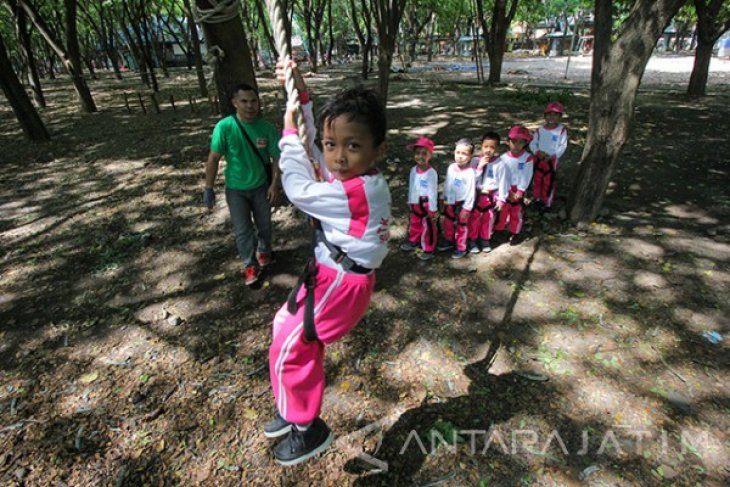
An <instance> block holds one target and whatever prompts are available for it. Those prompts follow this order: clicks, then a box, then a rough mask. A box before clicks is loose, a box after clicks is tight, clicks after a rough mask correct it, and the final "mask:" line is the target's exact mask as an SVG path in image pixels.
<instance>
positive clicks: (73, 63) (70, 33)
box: [4, 0, 96, 113]
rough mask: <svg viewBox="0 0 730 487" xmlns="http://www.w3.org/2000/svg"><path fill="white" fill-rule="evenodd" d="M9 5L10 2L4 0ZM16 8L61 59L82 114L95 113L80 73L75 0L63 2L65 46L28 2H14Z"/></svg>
mask: <svg viewBox="0 0 730 487" xmlns="http://www.w3.org/2000/svg"><path fill="white" fill-rule="evenodd" d="M4 1H5V2H6V3H9V2H10V1H11V0H4ZM14 1H16V2H17V5H18V7H20V8H22V9H23V10H24V11H25V13H26V14H27V15H28V19H30V21H31V22H33V25H35V27H36V29H38V31H39V32H40V34H41V35H42V36H43V38H44V39H45V41H46V42H47V43H48V45H49V46H50V48H51V49H52V50H53V51H54V52H55V53H56V55H57V56H58V57H59V58H61V61H62V62H63V66H64V68H66V71H67V72H68V74H69V75H70V76H71V82H72V83H73V86H74V89H75V90H76V94H77V95H78V97H79V102H80V106H81V109H82V110H83V111H84V112H87V113H91V112H95V111H96V104H95V103H94V99H93V98H92V96H91V91H89V87H88V85H87V84H86V79H84V74H83V72H82V71H81V54H80V51H79V40H78V36H77V28H76V6H77V5H76V0H64V1H63V4H64V7H65V14H66V15H65V19H66V20H65V27H66V46H65V47H64V46H63V44H62V43H61V42H60V41H59V40H58V38H57V37H56V36H55V35H54V34H53V32H52V31H51V29H50V28H49V27H48V24H47V23H46V22H45V20H44V19H43V17H42V16H41V15H40V14H39V12H38V10H37V9H36V8H35V7H34V6H33V5H32V4H31V3H30V2H29V0H14Z"/></svg>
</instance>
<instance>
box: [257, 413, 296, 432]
mask: <svg viewBox="0 0 730 487" xmlns="http://www.w3.org/2000/svg"><path fill="white" fill-rule="evenodd" d="M291 428H292V424H291V423H290V422H289V421H287V420H286V419H284V418H282V417H281V415H280V414H279V412H278V411H277V413H276V416H274V419H272V420H271V421H269V422H268V423H266V424H265V425H264V436H265V437H267V438H278V437H280V436H284V435H285V434H287V433H289V432H290V431H291Z"/></svg>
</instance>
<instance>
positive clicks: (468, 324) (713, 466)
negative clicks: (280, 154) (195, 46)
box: [0, 58, 730, 487]
mask: <svg viewBox="0 0 730 487" xmlns="http://www.w3.org/2000/svg"><path fill="white" fill-rule="evenodd" d="M565 61H566V59H565V58H562V59H554V60H552V61H550V60H548V61H544V60H535V63H533V64H529V63H528V61H525V60H523V59H510V60H508V63H507V65H506V66H505V77H504V81H505V85H504V86H500V87H496V88H489V87H483V86H478V85H476V84H475V83H474V76H475V75H474V73H467V72H460V71H457V72H451V71H449V70H446V69H436V70H425V69H415V70H414V71H413V72H410V73H405V74H397V75H394V80H393V82H392V83H391V97H390V100H389V106H388V108H389V125H390V130H389V143H390V149H389V153H388V158H387V160H386V161H384V163H383V164H382V169H383V170H384V172H385V174H386V176H387V178H388V180H389V183H390V187H391V192H392V196H393V214H394V225H393V228H392V233H393V236H394V238H393V241H392V243H391V253H390V254H389V256H388V258H387V260H386V262H385V265H384V266H383V268H382V269H380V270H379V271H378V284H377V287H376V293H375V296H374V299H373V303H372V306H371V308H370V310H369V311H368V313H367V315H366V316H365V318H364V319H363V321H362V322H361V324H360V325H359V326H358V327H357V328H356V329H355V331H354V332H353V333H352V334H351V335H350V336H348V337H347V338H345V339H344V340H342V341H341V342H340V343H337V344H335V345H333V346H331V347H329V348H328V351H327V363H326V374H327V381H328V387H327V390H326V393H325V401H324V408H323V418H324V419H325V420H326V421H327V422H328V423H329V424H330V426H331V427H332V428H333V429H334V430H335V432H336V434H337V439H336V441H335V444H334V446H333V447H331V448H330V449H329V450H328V451H327V452H326V453H325V454H323V455H322V456H321V457H320V458H318V459H316V460H314V461H310V462H307V463H305V464H303V465H301V466H297V467H291V468H280V467H278V466H277V465H276V464H275V463H274V461H273V459H272V454H271V448H272V446H273V443H272V442H271V441H269V440H267V439H266V438H265V437H264V436H263V434H262V433H261V427H262V425H263V424H264V422H265V421H267V420H268V419H269V418H270V417H271V415H272V414H273V412H274V409H273V401H272V397H271V392H270V386H269V380H268V369H267V351H268V345H269V342H270V323H271V319H272V316H273V314H274V313H275V311H276V310H277V309H278V307H279V306H280V305H281V303H282V302H283V300H284V299H285V297H286V295H287V293H288V291H289V289H290V288H291V286H292V285H293V284H294V283H295V281H296V278H297V273H298V271H299V269H300V268H301V266H302V264H303V262H304V259H305V256H306V252H307V245H308V232H307V229H306V225H305V222H304V220H303V218H302V217H301V215H299V214H297V212H296V211H295V210H293V209H292V208H291V207H281V208H278V209H277V210H276V212H275V214H274V221H275V226H274V230H275V250H276V252H277V260H276V262H275V264H274V265H273V268H272V269H271V270H270V271H267V272H266V274H265V276H264V279H263V282H261V283H260V285H257V286H256V287H255V288H247V287H246V286H244V285H243V279H242V274H241V264H240V262H239V261H238V258H237V256H236V253H235V248H234V245H233V240H232V236H231V234H230V230H229V224H228V214H227V208H226V206H225V202H224V201H223V200H224V198H223V197H222V186H219V188H218V196H219V198H218V200H219V203H218V204H217V206H216V207H215V209H214V211H212V212H208V211H207V210H206V209H205V208H204V207H203V205H202V203H201V201H200V190H201V187H202V184H203V161H204V159H205V157H206V154H207V144H208V138H209V135H210V131H211V129H212V127H213V125H214V123H215V121H216V120H217V118H218V116H217V115H214V114H212V113H211V112H210V110H209V106H208V105H207V104H206V102H205V101H204V100H202V99H198V100H197V104H196V106H195V107H192V106H190V105H189V95H193V94H194V93H195V81H194V77H193V76H191V75H190V74H189V73H187V72H186V71H179V72H175V73H173V76H172V77H171V78H170V79H164V80H162V85H163V88H162V92H161V94H160V97H159V99H160V100H162V102H161V113H160V114H155V113H154V111H151V113H149V114H147V115H145V114H143V113H142V111H141V109H140V107H139V106H138V101H137V100H136V95H135V96H134V97H133V98H130V103H131V108H130V110H131V111H128V110H127V109H126V108H125V104H124V98H123V93H125V92H126V93H130V94H134V93H135V91H136V90H138V89H140V87H139V85H138V80H137V79H135V78H134V77H133V75H132V74H130V75H128V77H127V78H125V80H123V81H121V82H120V81H116V80H113V79H111V78H108V77H105V78H104V79H102V80H98V81H92V82H91V86H92V90H93V94H94V98H95V100H96V102H97V104H98V106H99V108H100V111H99V113H95V114H92V115H84V114H81V113H78V112H77V111H75V108H74V106H73V100H74V98H73V93H72V91H71V90H70V89H69V85H70V84H69V83H68V82H67V80H65V79H59V80H56V81H55V82H50V83H47V85H46V94H47V96H48V98H49V107H48V108H47V109H46V110H44V111H43V112H42V117H43V119H44V120H45V122H46V124H47V126H48V128H49V131H50V132H51V135H52V138H53V139H52V141H51V142H50V143H47V144H29V143H27V142H26V141H24V140H23V138H22V134H21V133H20V131H19V130H18V127H17V124H16V121H15V119H14V117H13V114H12V112H11V111H10V110H9V108H8V107H7V104H6V103H3V104H0V146H1V147H2V150H1V151H0V164H1V166H2V168H3V171H2V174H1V175H0V483H1V484H2V485H11V486H15V485H17V486H20V485H24V486H51V485H53V486H97V485H109V486H111V485H113V486H115V487H121V486H145V485H146V486H163V485H164V486H167V485H181V486H183V485H204V486H234V485H235V486H237V485H262V486H264V485H265V486H269V485H280V486H291V485H297V486H310V485H311V486H315V485H316V486H319V485H332V486H342V485H351V486H372V485H382V486H426V485H429V486H434V485H443V486H467V485H468V486H480V487H483V486H487V485H490V486H491V485H497V486H515V485H523V486H531V485H540V486H548V485H551V486H566V485H567V486H570V485H595V486H599V485H620V486H630V485H661V486H664V485H667V486H670V485H671V486H673V485H688V486H695V485H702V486H705V485H708V486H721V485H727V484H728V482H729V481H730V468H729V467H728V465H730V455H729V454H728V447H729V446H730V435H728V431H730V397H729V396H728V390H729V389H728V386H729V385H730V381H729V375H728V372H729V368H730V362H729V360H728V346H729V345H730V339H728V336H729V335H730V321H729V319H728V316H730V306H729V305H728V296H730V264H729V262H730V220H729V218H728V216H729V215H730V193H728V190H727V181H728V167H727V154H728V153H730V140H729V139H728V136H727V127H728V122H727V120H728V115H729V114H730V109H728V106H730V91H729V90H728V87H727V86H728V85H727V76H728V71H730V70H728V71H725V68H724V67H723V66H725V63H727V61H722V60H720V62H719V64H717V66H719V67H718V68H717V69H716V70H715V66H716V65H715V64H713V71H712V73H711V81H710V86H709V91H710V96H708V97H706V98H704V99H702V100H690V99H687V98H685V97H684V96H683V95H682V94H681V93H682V89H683V87H682V86H680V85H681V83H682V79H683V78H681V76H684V77H685V78H686V77H688V73H679V74H676V76H675V74H672V73H670V72H669V71H666V72H665V73H666V77H664V78H662V75H661V74H660V75H656V76H654V75H652V76H654V77H652V78H651V79H652V80H654V79H655V78H656V80H657V81H656V82H654V81H652V82H651V83H647V84H646V85H645V87H644V89H642V91H641V92H640V95H639V97H638V100H637V104H636V106H637V112H636V118H635V123H634V130H633V134H632V138H631V141H630V143H629V144H628V146H627V147H626V149H625V151H624V153H623V157H622V161H621V164H620V167H619V169H618V172H617V174H616V175H615V178H614V181H613V183H612V184H611V187H610V189H609V195H608V197H607V198H606V204H605V209H604V211H603V212H602V214H601V217H600V218H599V221H597V222H596V223H595V224H593V225H590V226H587V227H585V228H583V227H582V228H576V227H573V226H571V225H570V224H569V223H567V222H565V221H564V219H563V217H564V205H565V196H566V195H567V193H568V191H569V188H570V181H571V178H572V176H573V175H574V174H575V169H576V164H577V161H578V160H579V158H580V155H581V150H582V144H583V142H584V140H585V135H586V130H587V127H586V123H587V110H588V102H589V92H588V90H587V85H586V84H585V83H586V80H581V79H579V77H578V76H577V75H576V77H575V78H573V79H569V80H562V71H561V66H562V69H564V66H565V64H564V63H565ZM538 62H539V63H545V64H536V63H538ZM574 62H575V66H578V65H580V63H581V62H583V61H581V60H578V61H575V60H574ZM444 63H445V64H448V63H451V61H448V62H446V61H445V62H444ZM713 63H715V61H713ZM669 64H670V65H671V64H672V63H671V62H670V63H669ZM516 66H521V67H516ZM541 66H548V67H549V66H552V69H548V68H547V67H545V68H544V69H545V72H544V73H542V72H541V71H540V70H541V69H543V67H541ZM357 70H358V66H339V67H336V68H330V69H325V70H323V71H322V72H321V73H320V74H317V75H313V76H310V77H308V78H307V80H308V82H309V83H310V86H311V88H312V91H313V93H314V94H315V98H314V100H315V103H317V102H319V101H321V100H322V99H323V98H324V97H326V96H328V95H329V94H331V93H333V92H334V91H335V90H338V89H340V88H341V87H343V86H347V85H349V84H352V83H354V82H355V78H356V72H357ZM576 71H577V69H576ZM548 72H549V73H551V74H550V75H547V74H545V73H548ZM659 72H660V73H662V72H664V71H659ZM259 82H260V85H261V88H262V96H263V100H264V102H265V114H266V116H267V117H268V118H269V119H270V120H272V121H275V122H276V123H277V125H280V115H281V109H282V104H283V103H282V101H281V96H280V95H278V94H277V91H276V87H275V85H274V83H273V80H272V79H271V76H270V74H262V75H261V77H260V80H259ZM538 85H540V86H538ZM170 95H173V96H174V97H175V100H176V107H175V110H173V108H172V106H171V105H170V103H169V96H170ZM555 98H558V99H561V100H562V101H564V102H565V104H566V106H567V112H568V113H567V116H566V118H565V120H564V121H565V122H566V123H567V125H568V127H569V131H570V140H571V142H570V147H569V149H568V152H567V154H566V156H565V157H564V159H563V161H561V167H560V173H559V183H558V185H559V186H558V194H559V201H558V203H557V207H556V208H555V210H554V211H553V212H552V213H549V214H546V215H544V216H541V215H540V214H539V213H537V212H536V211H533V210H532V209H528V224H527V235H528V236H529V238H528V239H527V240H526V241H525V242H523V243H522V244H521V245H519V246H516V247H511V246H509V245H507V244H501V245H499V246H498V247H497V248H496V249H495V250H494V251H493V252H492V253H490V254H479V255H472V256H469V257H468V258H467V259H464V260H461V261H452V260H451V259H449V258H447V257H448V256H443V255H440V256H439V257H438V258H437V259H435V260H433V261H431V262H422V261H420V260H419V259H417V258H416V256H415V255H414V254H407V253H404V252H401V251H400V250H398V245H399V244H400V242H401V241H402V239H403V237H404V236H405V233H406V230H407V228H406V225H407V221H406V216H407V213H406V205H405V198H406V189H407V175H408V171H409V169H410V166H411V162H410V159H409V155H408V152H407V150H406V149H405V145H406V144H407V143H408V142H409V141H412V139H413V138H414V137H415V136H416V135H417V134H427V135H430V136H431V137H433V138H434V139H435V140H436V142H437V144H438V145H437V156H436V159H435V161H436V165H437V167H438V169H439V173H440V175H441V176H443V173H444V171H445V168H446V165H447V164H448V163H449V159H450V157H451V156H450V151H451V150H452V144H453V142H454V141H456V140H457V139H458V138H460V137H464V136H467V137H472V138H474V139H478V138H479V137H480V135H481V134H482V133H483V132H485V131H486V130H490V129H496V130H498V131H499V132H500V133H501V134H505V133H506V131H507V129H508V127H509V126H511V125H512V124H514V123H526V124H527V125H528V126H530V127H531V128H534V127H536V126H537V125H538V124H539V123H540V119H541V110H542V107H543V106H544V104H545V102H546V101H547V100H550V99H555ZM143 99H144V100H147V107H146V108H147V109H148V110H149V108H150V106H149V99H148V98H143ZM193 108H195V110H193ZM723 296H725V297H724V298H723Z"/></svg>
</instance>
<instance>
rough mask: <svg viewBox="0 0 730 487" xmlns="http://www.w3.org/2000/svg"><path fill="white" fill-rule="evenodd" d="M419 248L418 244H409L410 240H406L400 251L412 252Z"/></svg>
mask: <svg viewBox="0 0 730 487" xmlns="http://www.w3.org/2000/svg"><path fill="white" fill-rule="evenodd" d="M417 248H418V245H416V244H414V243H412V242H409V241H408V240H406V241H405V242H403V243H402V244H400V249H401V250H402V251H403V252H410V251H412V250H416V249H417Z"/></svg>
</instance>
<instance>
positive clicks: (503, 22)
mask: <svg viewBox="0 0 730 487" xmlns="http://www.w3.org/2000/svg"><path fill="white" fill-rule="evenodd" d="M507 1H508V0H495V1H494V8H493V9H492V26H491V29H490V30H489V34H488V36H487V38H488V42H487V55H488V56H489V83H490V84H496V83H499V82H500V81H501V79H502V61H503V60H504V50H505V45H506V43H507V33H508V31H509V26H510V24H511V23H512V19H513V18H514V17H515V13H516V12H517V3H518V0H510V4H509V7H508V5H507Z"/></svg>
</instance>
